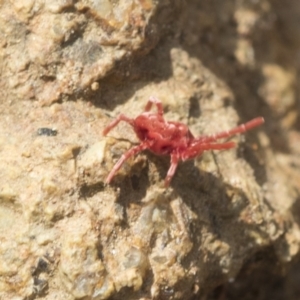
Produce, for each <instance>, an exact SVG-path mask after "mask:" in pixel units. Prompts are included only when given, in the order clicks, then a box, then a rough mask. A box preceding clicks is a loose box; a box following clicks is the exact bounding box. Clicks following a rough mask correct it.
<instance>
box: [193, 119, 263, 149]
mask: <svg viewBox="0 0 300 300" xmlns="http://www.w3.org/2000/svg"><path fill="white" fill-rule="evenodd" d="M264 122H265V120H264V118H262V117H258V118H255V119H252V120H251V121H249V122H247V123H244V124H241V125H240V126H237V127H235V128H232V129H230V130H226V131H222V132H219V133H216V134H212V135H208V136H203V137H200V138H197V139H196V140H197V141H199V142H205V143H207V142H213V141H216V140H218V139H222V138H228V137H231V136H233V135H236V134H240V133H243V132H245V131H248V130H250V129H252V128H254V127H257V126H259V125H261V124H263V123H264Z"/></svg>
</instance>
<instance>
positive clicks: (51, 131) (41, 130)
mask: <svg viewBox="0 0 300 300" xmlns="http://www.w3.org/2000/svg"><path fill="white" fill-rule="evenodd" d="M37 135H46V136H56V135H57V130H55V129H51V128H47V127H42V128H39V129H38V130H37Z"/></svg>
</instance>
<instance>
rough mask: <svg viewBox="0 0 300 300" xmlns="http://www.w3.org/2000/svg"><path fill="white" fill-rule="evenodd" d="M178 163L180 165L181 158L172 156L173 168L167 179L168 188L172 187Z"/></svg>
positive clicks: (171, 167)
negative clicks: (171, 183)
mask: <svg viewBox="0 0 300 300" xmlns="http://www.w3.org/2000/svg"><path fill="white" fill-rule="evenodd" d="M178 163H179V156H178V155H177V154H171V166H170V168H169V170H168V173H167V176H166V178H165V187H168V186H169V185H170V182H171V180H172V178H173V176H174V174H175V172H176V169H177V166H178Z"/></svg>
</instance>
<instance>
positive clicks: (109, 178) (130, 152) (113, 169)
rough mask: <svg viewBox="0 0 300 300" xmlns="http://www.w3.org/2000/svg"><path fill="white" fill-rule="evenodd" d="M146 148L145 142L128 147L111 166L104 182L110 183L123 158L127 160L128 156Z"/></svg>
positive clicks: (123, 160)
mask: <svg viewBox="0 0 300 300" xmlns="http://www.w3.org/2000/svg"><path fill="white" fill-rule="evenodd" d="M146 148H148V144H147V143H141V144H140V145H138V146H135V147H133V148H131V149H129V150H128V151H127V152H125V153H124V154H123V155H122V156H121V158H120V159H119V160H118V162H117V163H116V164H115V165H114V167H113V168H112V170H111V171H110V173H109V174H108V176H107V178H106V180H105V183H110V182H111V180H112V179H113V177H114V176H115V173H116V172H117V171H118V170H119V169H120V168H121V166H122V165H123V163H124V162H125V160H127V159H128V158H129V157H131V156H133V155H135V154H137V153H139V152H141V151H143V150H145V149H146Z"/></svg>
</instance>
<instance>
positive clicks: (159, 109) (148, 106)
mask: <svg viewBox="0 0 300 300" xmlns="http://www.w3.org/2000/svg"><path fill="white" fill-rule="evenodd" d="M153 104H156V107H157V112H158V114H159V115H161V116H163V114H164V110H163V107H162V104H161V101H160V100H159V99H157V98H155V97H153V96H151V97H150V98H149V100H148V102H147V104H146V107H145V111H149V110H150V109H151V107H152V105H153Z"/></svg>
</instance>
